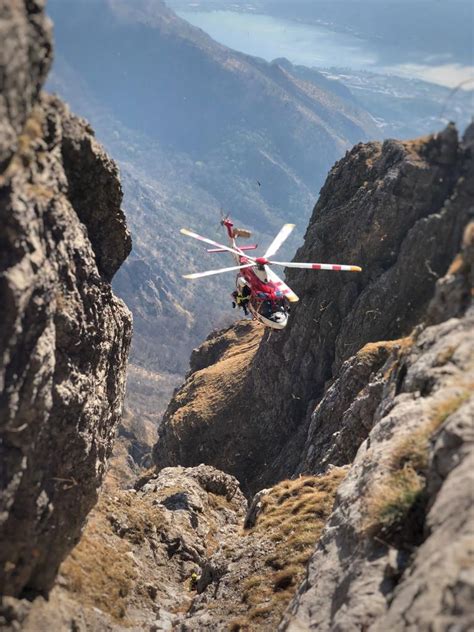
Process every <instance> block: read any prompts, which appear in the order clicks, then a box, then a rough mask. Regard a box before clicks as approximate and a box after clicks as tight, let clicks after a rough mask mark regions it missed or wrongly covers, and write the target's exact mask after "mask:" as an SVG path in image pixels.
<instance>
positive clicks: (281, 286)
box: [180, 217, 362, 329]
mask: <svg viewBox="0 0 474 632" xmlns="http://www.w3.org/2000/svg"><path fill="white" fill-rule="evenodd" d="M221 225H222V226H224V227H225V229H226V231H227V237H228V240H229V246H225V245H224V244H220V243H218V242H216V241H213V240H212V239H208V238H207V237H202V236H201V235H198V234H197V233H195V232H193V231H191V230H188V229H187V228H182V229H181V230H180V232H181V233H182V234H183V235H186V236H188V237H193V238H194V239H197V240H199V241H202V242H204V243H206V244H208V245H210V246H213V248H210V249H208V250H207V252H210V253H219V252H230V253H231V254H233V255H234V259H235V262H236V264H237V265H235V266H231V267H228V268H220V269H218V270H207V271H206V272H194V273H192V274H184V275H183V277H184V278H185V279H199V278H202V277H207V276H212V275H214V274H221V273H223V272H233V271H236V270H237V271H238V273H237V277H236V289H237V292H238V293H239V294H240V295H242V294H243V295H244V296H246V297H248V309H249V310H250V312H251V314H252V316H253V318H254V319H255V320H258V321H259V322H261V323H262V324H263V325H265V326H266V327H270V328H272V329H284V328H285V327H286V325H287V324H288V318H289V313H290V306H289V304H290V303H296V302H297V301H299V298H298V296H297V295H296V294H295V293H294V292H293V290H292V289H291V288H290V287H288V285H287V284H286V283H285V282H284V281H282V279H280V277H279V276H278V275H277V274H276V273H275V272H274V271H273V270H272V269H271V267H270V266H272V265H277V266H281V267H284V268H303V269H309V270H331V271H336V272H361V271H362V268H360V267H359V266H354V265H342V264H336V263H299V262H296V261H273V260H272V259H270V257H273V255H275V254H276V253H277V251H278V250H279V249H280V247H281V246H282V244H283V243H284V242H285V240H286V239H287V238H288V237H289V236H290V234H291V233H292V231H293V229H294V228H295V224H285V225H284V226H283V227H282V229H281V230H280V232H279V233H278V235H277V236H276V237H275V239H274V240H273V241H272V243H271V244H270V246H269V247H268V248H267V250H266V252H265V254H264V255H263V256H262V257H252V256H250V255H248V254H246V253H247V252H248V251H250V250H256V249H257V248H258V245H249V246H238V245H237V238H239V237H241V238H249V237H251V233H250V231H248V230H246V229H241V228H235V227H234V224H233V222H232V221H231V220H230V218H229V217H226V218H225V219H223V220H221Z"/></svg>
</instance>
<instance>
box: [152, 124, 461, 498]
mask: <svg viewBox="0 0 474 632" xmlns="http://www.w3.org/2000/svg"><path fill="white" fill-rule="evenodd" d="M468 144H469V143H468V142H467V141H466V142H465V143H462V142H459V141H458V137H457V132H456V130H455V128H454V127H453V126H448V127H447V128H446V129H445V130H444V131H443V132H441V133H440V134H437V135H434V136H430V137H426V138H421V139H418V140H415V141H407V142H399V141H394V140H389V141H386V142H384V143H383V144H381V143H369V144H366V145H357V146H356V147H354V149H353V150H352V151H350V152H348V153H347V154H346V156H345V157H344V158H343V159H342V160H341V161H339V162H338V163H337V164H336V165H335V166H334V167H333V169H332V170H331V171H330V173H329V176H328V179H327V181H326V183H325V185H324V187H323V189H322V191H321V196H320V199H319V201H318V204H317V205H316V207H315V209H314V212H313V217H312V219H311V222H310V224H309V227H308V230H307V233H306V237H305V243H304V245H303V246H302V248H301V249H300V250H299V251H298V253H297V255H296V259H297V260H300V261H334V262H340V263H356V264H358V265H361V266H362V268H363V272H362V274H360V275H357V276H354V275H344V274H338V275H336V274H335V273H331V272H321V273H319V272H318V273H314V272H310V271H293V272H289V274H288V276H287V278H288V281H289V284H290V285H291V287H292V288H293V289H294V290H295V292H296V293H297V294H298V295H299V296H300V297H301V300H300V302H299V303H298V304H297V305H296V307H295V308H294V310H293V313H292V316H291V324H290V326H289V327H288V328H287V329H286V330H285V331H283V332H281V333H279V332H272V333H270V332H266V333H265V334H263V338H262V341H261V343H260V344H259V346H258V349H256V350H255V352H254V353H253V355H252V357H251V359H250V361H249V362H247V363H245V367H244V369H243V370H241V371H234V372H233V373H234V375H235V383H234V384H233V383H232V379H233V378H232V377H229V376H227V375H226V377H225V378H223V379H225V380H226V382H227V386H226V388H225V389H219V388H217V389H212V388H211V389H210V392H211V393H212V395H211V397H210V400H209V402H210V403H211V404H210V406H205V405H202V406H200V408H199V410H197V409H195V408H194V407H193V406H194V404H193V402H194V401H195V400H196V397H199V398H200V399H201V400H204V401H205V395H204V393H205V389H206V373H205V372H204V371H202V370H199V371H197V372H195V373H193V374H191V375H190V376H189V377H188V379H187V381H186V382H185V384H184V385H183V387H182V388H181V389H180V391H178V393H177V395H176V396H175V398H174V399H173V400H172V401H171V403H170V406H169V408H168V411H167V413H166V414H165V417H164V421H163V424H162V427H161V429H160V438H159V441H158V443H157V445H156V447H155V461H156V463H157V465H158V466H159V467H162V466H164V465H172V464H177V463H180V464H182V465H195V464H197V463H200V462H201V461H204V462H206V463H211V464H213V465H215V466H216V467H219V468H223V469H225V470H226V471H228V472H230V473H232V474H234V475H235V476H236V477H237V478H238V479H239V480H240V481H241V483H242V485H243V487H244V489H245V490H246V491H247V492H255V491H257V490H258V489H260V488H261V487H263V486H265V485H268V484H269V483H273V482H275V481H277V480H281V479H282V478H284V477H285V476H288V475H289V474H291V473H292V472H293V471H294V469H295V468H296V467H297V466H298V464H299V462H300V458H301V451H302V449H303V446H304V443H305V439H306V436H307V432H308V428H309V424H310V420H311V415H312V413H313V411H314V409H315V406H316V404H317V402H318V401H319V400H320V398H321V396H322V394H323V392H324V389H325V386H326V385H327V383H328V382H329V381H330V380H333V379H334V378H335V377H336V376H337V375H338V374H339V372H340V371H341V369H342V367H343V364H344V362H345V361H346V360H347V359H349V358H350V357H351V356H353V355H354V353H356V352H357V351H358V350H359V349H361V348H362V347H363V346H364V345H365V344H366V343H368V342H378V341H380V340H393V339H397V338H400V337H402V336H406V335H408V334H409V333H410V332H411V331H412V329H413V327H414V326H415V325H417V324H418V323H419V322H421V321H422V320H423V319H424V317H425V311H426V308H427V305H428V303H429V301H430V299H431V297H432V295H433V292H434V287H435V283H436V281H437V279H439V278H440V276H442V275H444V274H445V272H446V270H447V269H448V267H449V265H450V263H451V261H452V259H453V257H454V255H455V254H456V252H457V251H458V250H459V246H460V242H461V236H462V231H463V228H464V226H465V225H466V223H467V221H468V218H469V216H470V214H471V213H472V202H471V200H472V171H473V159H472V153H471V149H470V148H469V146H468ZM202 353H203V354H205V353H206V348H205V349H204V350H203V352H202ZM234 353H235V352H234ZM374 355H375V358H376V360H377V362H379V363H382V362H383V361H384V352H383V350H378V351H377V352H374ZM369 369H370V367H369V366H367V368H366V371H367V370H369ZM210 370H212V368H211V369H210ZM199 384H201V385H202V386H201V387H200V386H199ZM196 385H198V386H197V388H196ZM211 428H212V429H214V435H213V441H203V437H207V436H208V435H209V434H210V433H211V432H212V430H211ZM346 462H348V461H346Z"/></svg>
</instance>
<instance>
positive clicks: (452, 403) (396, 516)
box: [364, 389, 471, 539]
mask: <svg viewBox="0 0 474 632" xmlns="http://www.w3.org/2000/svg"><path fill="white" fill-rule="evenodd" d="M470 394H471V389H467V390H463V391H462V392H460V393H456V394H455V395H453V396H451V397H447V398H446V399H444V400H443V401H441V402H439V403H438V404H436V406H435V407H434V408H433V410H432V413H431V415H430V416H429V419H428V421H427V422H425V423H424V424H423V425H422V426H421V427H420V428H418V429H417V430H415V431H413V432H411V433H410V434H409V435H407V436H406V437H404V438H403V439H401V441H399V442H398V443H397V444H396V445H395V447H394V449H393V450H392V453H391V455H390V460H389V473H388V474H387V476H386V477H385V478H384V479H383V481H382V482H381V483H379V484H378V485H377V486H376V487H375V488H374V489H373V490H372V491H371V495H370V496H369V497H368V499H367V517H366V521H365V525H364V529H365V530H366V532H367V533H368V534H369V535H372V536H376V535H378V534H382V535H383V536H384V537H385V539H390V537H391V536H392V535H393V534H394V533H395V532H396V531H397V530H399V529H400V528H401V526H402V525H403V523H405V522H406V521H407V518H408V516H409V514H410V513H411V512H412V511H414V510H415V509H416V506H417V504H420V505H421V504H422V501H423V495H424V491H425V486H426V473H427V469H428V465H429V447H430V441H431V438H432V436H433V434H434V433H435V432H436V430H438V428H439V427H440V426H441V425H442V424H443V423H444V422H445V421H446V419H447V418H448V417H449V416H450V415H452V414H453V413H455V412H456V411H457V410H458V408H459V407H460V406H461V405H462V404H463V402H465V401H466V400H467V399H468V398H469V397H470Z"/></svg>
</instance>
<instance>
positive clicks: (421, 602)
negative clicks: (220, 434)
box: [280, 227, 474, 632]
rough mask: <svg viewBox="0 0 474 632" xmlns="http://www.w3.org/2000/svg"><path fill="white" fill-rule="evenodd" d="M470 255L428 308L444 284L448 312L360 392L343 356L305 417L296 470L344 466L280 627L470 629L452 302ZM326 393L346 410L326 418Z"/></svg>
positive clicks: (464, 433) (462, 323)
mask: <svg viewBox="0 0 474 632" xmlns="http://www.w3.org/2000/svg"><path fill="white" fill-rule="evenodd" d="M471 228H472V227H471ZM471 228H470V229H468V231H467V237H468V236H469V234H470V233H471ZM471 248H472V241H470V243H469V244H466V247H465V249H464V251H463V253H462V254H461V255H460V258H462V260H463V265H459V264H458V263H456V266H455V267H454V268H452V270H456V272H451V273H449V274H448V275H447V276H446V277H445V278H443V279H442V280H440V282H439V284H438V288H437V291H436V294H435V298H434V299H433V302H432V304H431V305H430V310H429V313H436V314H439V313H440V309H441V306H442V305H443V304H445V300H446V287H452V288H454V291H453V295H452V297H451V298H452V299H453V300H452V302H451V304H450V309H451V310H452V311H458V315H457V317H453V318H448V319H447V320H445V321H443V322H441V323H438V324H436V325H431V326H428V327H426V328H418V329H416V330H415V331H414V332H413V335H412V336H411V337H410V338H408V339H405V340H402V341H398V342H395V343H394V344H393V348H392V352H391V354H390V355H389V356H388V358H387V360H386V362H385V363H384V364H383V365H382V366H379V369H377V368H375V369H374V371H373V374H372V375H371V377H370V378H369V379H368V380H367V383H366V385H365V387H364V388H363V389H361V390H360V391H359V392H357V393H356V392H355V390H353V389H352V380H351V379H348V377H350V372H351V370H352V369H353V365H354V359H351V360H350V361H349V362H348V363H346V365H344V367H343V370H342V371H341V374H340V377H339V378H338V379H337V380H336V382H335V383H334V385H333V386H332V387H331V388H330V389H329V390H328V391H327V392H326V395H325V397H324V398H323V400H322V401H321V403H320V405H319V406H318V407H317V409H316V410H315V412H314V415H313V418H312V422H311V427H310V432H309V433H308V437H307V445H306V450H305V457H304V459H303V462H302V464H301V466H300V468H301V469H302V470H305V469H308V468H309V469H312V468H315V469H320V468H324V467H327V466H328V464H331V463H337V462H339V461H340V460H345V459H348V460H352V461H353V462H352V465H351V468H350V470H349V474H348V475H347V478H346V479H345V480H344V482H343V483H342V484H341V486H340V487H339V490H338V493H337V496H336V502H335V506H334V510H333V513H332V515H331V517H330V519H329V520H328V522H327V524H326V527H325V530H324V532H323V534H322V537H321V539H320V541H319V544H318V545H317V547H316V551H315V553H314V555H313V557H312V559H311V561H310V564H309V567H308V571H307V576H306V579H305V581H304V582H303V584H302V586H301V588H300V590H299V591H298V593H297V595H296V597H295V598H294V600H293V603H292V605H291V607H290V609H289V611H288V612H287V614H286V616H285V618H284V620H283V622H282V624H281V626H280V629H282V630H293V631H295V632H296V631H297V630H322V631H324V630H360V629H365V630H371V631H373V632H375V631H377V632H378V631H379V630H380V631H382V630H411V629H413V630H424V629H429V628H430V627H431V626H432V625H434V623H435V622H436V625H437V626H439V628H440V629H449V628H450V627H451V626H455V627H456V629H463V630H468V629H470V628H471V627H472V625H474V609H473V607H472V594H473V591H474V581H473V577H472V572H471V571H472V567H473V565H474V552H473V548H472V523H473V520H474V502H473V500H474V499H473V494H472V483H473V479H472V471H471V470H472V460H473V458H474V435H473V428H472V419H473V414H474V398H473V384H474V364H473V358H474V311H473V308H472V307H470V308H468V310H467V312H466V313H465V314H463V312H462V304H463V301H462V300H457V301H456V300H455V299H456V297H458V298H460V297H462V296H463V295H464V292H463V291H459V289H460V288H461V287H463V286H464V289H467V288H468V285H467V283H466V281H467V279H468V278H469V275H466V274H465V272H466V270H468V269H469V270H472V265H473V263H474V261H473V258H472V255H470V254H469V253H470V252H471ZM456 277H457V278H456ZM435 303H441V304H442V305H441V306H440V305H438V306H436V305H435ZM356 358H357V356H355V359H356ZM373 366H375V365H373ZM334 391H337V392H338V393H342V394H343V395H344V397H343V398H342V399H343V400H344V399H345V404H344V406H343V410H340V411H337V410H335V411H334V415H333V416H332V415H331V409H330V404H331V402H332V401H334ZM368 402H370V404H368ZM324 412H326V414H327V415H328V417H327V418H326V421H327V424H326V423H325V422H324V421H323V415H324ZM337 419H338V423H336V420H337ZM362 422H363V423H362ZM364 428H365V432H364ZM331 429H332V437H331V439H330V440H329V438H324V436H325V435H326V433H328V432H330V430H331ZM320 433H322V435H323V439H321V438H320V437H319V436H318V435H319V434H320ZM364 434H365V438H364ZM351 453H352V454H353V455H354V456H353V457H351Z"/></svg>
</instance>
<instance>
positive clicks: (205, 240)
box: [179, 228, 254, 261]
mask: <svg viewBox="0 0 474 632" xmlns="http://www.w3.org/2000/svg"><path fill="white" fill-rule="evenodd" d="M179 232H180V233H182V234H183V235H187V236H188V237H194V239H199V241H203V242H204V243H206V244H210V245H211V246H217V247H218V248H222V249H223V250H228V251H229V252H232V253H233V254H234V255H238V256H239V257H241V256H245V258H246V259H251V260H252V261H253V259H254V258H253V257H250V256H248V255H243V253H242V252H239V251H238V250H235V249H234V248H230V247H229V246H224V244H219V243H218V242H217V241H213V240H212V239H208V238H207V237H201V235H198V234H197V233H193V232H192V231H191V230H188V229H187V228H182V229H181V230H180V231H179Z"/></svg>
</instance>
